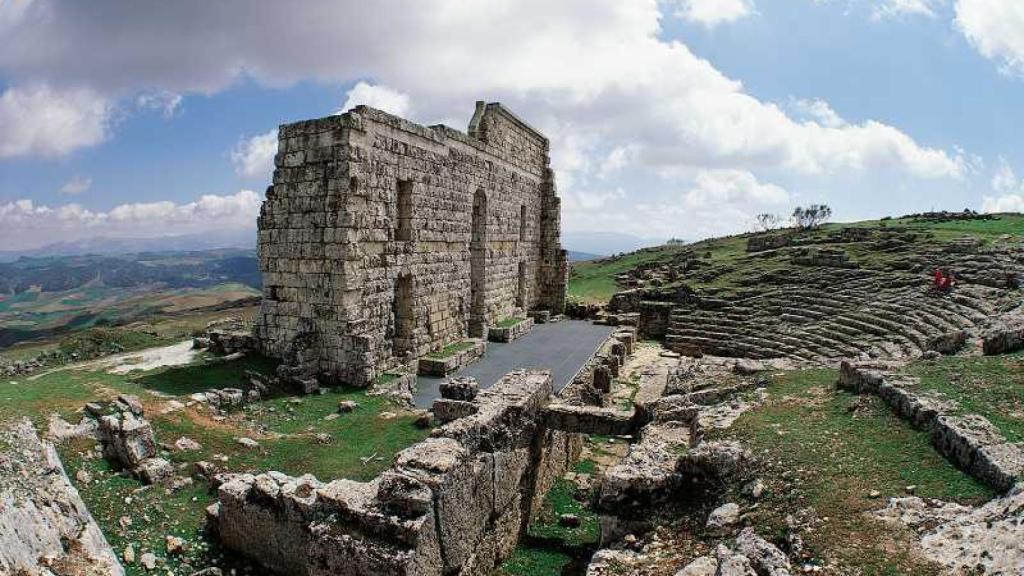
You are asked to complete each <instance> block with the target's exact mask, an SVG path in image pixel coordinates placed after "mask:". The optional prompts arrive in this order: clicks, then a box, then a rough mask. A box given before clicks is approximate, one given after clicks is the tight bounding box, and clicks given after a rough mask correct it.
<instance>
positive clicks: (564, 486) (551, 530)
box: [527, 478, 601, 547]
mask: <svg viewBox="0 0 1024 576" xmlns="http://www.w3.org/2000/svg"><path fill="white" fill-rule="evenodd" d="M576 490H577V487H576V484H575V483H573V482H570V481H568V480H565V479H564V478H559V479H558V480H556V481H555V484H554V486H552V487H551V490H549V491H548V493H547V495H545V497H544V506H543V508H542V510H541V513H540V515H539V517H538V518H537V521H535V522H534V523H533V524H531V525H530V527H529V528H528V529H527V534H528V535H529V536H530V537H532V538H540V539H544V540H559V541H561V542H562V543H564V544H565V545H566V546H569V547H578V546H589V545H593V544H597V543H598V542H599V541H600V539H601V522H600V519H599V518H598V516H597V514H596V513H595V512H594V511H593V510H591V509H590V507H589V506H588V505H587V504H586V503H585V502H580V501H579V500H577V499H576V497H575V495H576ZM563 514H574V515H576V516H577V517H579V519H580V524H579V526H576V527H573V528H570V527H568V526H562V525H561V524H560V523H559V517H561V516H562V515H563Z"/></svg>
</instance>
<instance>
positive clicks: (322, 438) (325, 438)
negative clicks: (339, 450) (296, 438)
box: [313, 432, 334, 444]
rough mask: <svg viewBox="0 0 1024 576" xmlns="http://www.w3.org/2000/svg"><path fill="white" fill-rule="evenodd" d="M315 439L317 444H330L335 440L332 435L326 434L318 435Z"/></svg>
mask: <svg viewBox="0 0 1024 576" xmlns="http://www.w3.org/2000/svg"><path fill="white" fill-rule="evenodd" d="M313 438H314V439H315V440H316V443H317V444H330V443H331V442H332V441H333V440H334V438H333V437H332V436H331V435H330V434H326V433H324V432H320V433H318V434H317V435H316V436H314V437H313Z"/></svg>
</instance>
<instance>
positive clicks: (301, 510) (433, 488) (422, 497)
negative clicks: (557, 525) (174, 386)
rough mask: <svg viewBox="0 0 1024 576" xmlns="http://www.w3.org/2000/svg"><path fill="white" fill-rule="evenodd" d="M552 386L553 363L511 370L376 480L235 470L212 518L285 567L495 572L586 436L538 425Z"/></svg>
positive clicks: (295, 570)
mask: <svg viewBox="0 0 1024 576" xmlns="http://www.w3.org/2000/svg"><path fill="white" fill-rule="evenodd" d="M552 393H553V385H552V379H551V375H550V373H549V372H546V371H545V372H539V371H516V372H512V373H510V374H508V375H507V376H505V378H503V379H502V380H501V381H500V382H498V383H497V384H495V385H494V386H492V387H491V388H489V389H487V390H483V391H481V392H480V393H479V395H478V396H477V397H476V398H475V399H474V400H473V401H472V402H471V403H472V404H473V405H474V406H475V412H474V413H472V414H470V415H468V416H465V417H463V418H459V419H456V420H453V421H451V422H449V423H448V424H446V425H444V426H442V427H441V428H438V429H437V430H435V431H434V435H433V437H432V438H429V439H427V440H425V441H423V442H421V443H419V444H416V445H415V446H412V447H410V448H408V449H406V450H404V451H402V452H401V453H399V455H398V457H397V459H396V462H395V464H394V466H393V467H392V468H391V469H389V470H388V471H386V472H384V473H383V474H382V475H381V476H379V477H378V478H376V479H375V480H373V481H371V482H366V483H362V482H352V481H348V480H336V481H333V482H329V483H321V482H319V481H317V480H316V479H314V478H312V477H309V476H306V477H302V478H292V477H289V476H285V475H283V474H278V473H274V472H271V473H267V474H260V475H256V476H253V475H247V474H243V475H234V476H231V477H228V478H227V479H226V481H225V482H224V483H223V484H222V485H221V487H220V489H219V504H217V505H215V507H214V508H213V509H212V510H211V521H212V522H213V523H214V526H215V528H216V529H217V531H218V532H219V534H220V538H221V540H222V542H223V543H224V544H225V545H226V546H227V547H229V548H231V549H234V550H237V551H239V552H242V553H244V554H246V555H248V556H250V557H252V558H254V559H256V560H258V561H259V562H261V563H262V564H264V565H265V566H267V567H269V568H271V569H274V570H276V571H278V572H281V573H285V574H292V575H297V576H321V575H322V576H327V575H333V574H346V575H350V576H370V575H379V574H388V575H397V576H413V575H416V576H428V575H431V576H432V575H438V576H440V575H442V574H445V575H447V574H459V575H463V576H473V575H478V574H479V575H484V574H490V573H492V572H493V570H494V569H495V568H496V567H497V566H498V565H499V564H500V562H501V561H502V560H503V559H504V558H506V557H507V556H508V555H509V554H511V552H512V550H513V549H514V548H515V546H516V544H517V543H518V540H519V536H520V534H521V533H522V531H523V530H524V527H525V526H526V525H527V522H528V520H529V518H530V517H531V516H532V515H535V514H536V513H537V511H538V510H539V509H540V505H541V502H542V499H543V496H544V494H545V493H546V492H547V491H548V490H549V489H550V487H551V486H552V485H553V484H554V482H555V480H556V479H557V478H558V477H560V476H561V475H562V474H564V473H565V472H566V471H567V470H569V469H570V468H571V466H572V463H573V462H574V461H575V460H576V459H577V458H578V457H579V452H580V449H581V446H582V437H581V436H580V435H579V434H570V433H565V432H561V431H556V430H548V429H546V428H544V427H543V425H542V422H541V414H542V408H543V407H544V406H545V405H546V404H547V402H548V401H549V398H550V396H551V395H552ZM467 403H469V402H467Z"/></svg>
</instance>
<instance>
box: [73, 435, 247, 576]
mask: <svg viewBox="0 0 1024 576" xmlns="http://www.w3.org/2000/svg"><path fill="white" fill-rule="evenodd" d="M94 446H95V443H93V442H88V441H85V442H83V441H79V442H74V443H71V444H68V445H64V446H62V447H61V448H60V452H61V459H62V461H63V462H64V466H65V468H66V470H67V472H68V476H69V477H70V478H72V479H73V480H72V481H73V482H74V483H75V485H76V488H78V492H79V494H80V495H81V496H82V500H83V501H84V502H85V504H86V507H88V509H89V512H90V513H91V514H92V516H93V517H94V518H95V519H96V521H97V523H98V524H99V525H100V527H101V528H102V530H103V534H104V536H106V538H107V540H108V541H109V542H110V544H111V546H112V547H113V549H114V550H115V552H116V553H117V555H118V557H122V554H123V553H124V550H125V548H126V547H127V546H128V545H131V546H132V547H133V549H134V552H135V558H136V560H135V563H134V564H127V563H123V564H124V568H125V572H126V573H127V574H128V576H142V575H144V574H147V571H146V570H145V569H144V568H143V567H142V566H141V564H140V563H139V560H138V558H139V557H140V556H141V555H142V554H143V553H144V552H152V553H154V554H155V555H156V556H157V557H158V558H159V559H160V560H161V561H162V562H163V563H164V565H163V566H164V569H163V570H162V572H164V571H165V572H166V573H173V574H184V573H191V572H192V571H194V570H196V569H199V568H201V567H204V566H210V565H216V566H218V567H220V568H221V569H222V570H224V571H225V573H227V572H229V571H231V570H232V569H237V570H238V571H239V573H241V572H242V571H243V570H245V571H248V570H251V569H252V567H250V566H249V563H248V562H246V561H245V560H244V559H241V558H238V557H237V556H235V555H233V554H231V553H230V552H228V551H226V550H223V549H221V548H220V547H219V545H218V544H217V541H216V539H210V538H208V537H207V535H206V534H205V530H204V525H205V509H206V507H207V506H209V505H210V504H212V503H213V502H214V501H215V500H216V495H215V493H214V492H211V490H210V489H209V486H208V485H207V484H206V483H205V482H203V481H200V482H197V483H196V484H194V485H192V486H187V487H185V488H183V489H181V490H179V491H177V492H169V491H167V490H165V489H164V488H161V487H159V486H152V487H143V486H142V485H141V484H140V483H139V482H138V481H137V480H135V479H134V478H131V477H129V476H126V475H122V474H118V473H117V472H116V471H115V470H113V469H112V468H111V466H110V464H109V463H108V462H107V461H106V460H105V459H103V458H98V457H90V458H88V459H86V458H83V457H82V455H83V454H84V453H85V452H86V451H88V450H90V449H91V452H92V454H95V453H96V452H97V451H98V448H95V447H94ZM79 470H84V471H86V472H88V473H89V474H90V475H91V476H92V478H93V481H92V482H91V483H89V484H82V483H81V482H79V481H78V480H77V479H75V478H76V473H77V472H78V471H79ZM122 518H126V519H128V521H130V524H126V523H125V524H123V523H122V520H121V519H122ZM167 536H177V537H179V538H182V539H183V540H185V541H186V542H187V543H188V550H187V552H185V554H183V555H180V556H178V555H169V554H167V545H166V540H165V539H166V537H167ZM189 566H190V567H191V568H189ZM247 569H248V570H247Z"/></svg>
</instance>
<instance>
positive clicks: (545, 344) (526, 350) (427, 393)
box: [415, 320, 617, 408]
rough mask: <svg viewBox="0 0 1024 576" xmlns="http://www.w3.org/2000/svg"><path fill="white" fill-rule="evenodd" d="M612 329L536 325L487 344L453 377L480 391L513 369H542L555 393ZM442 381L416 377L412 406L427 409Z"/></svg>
mask: <svg viewBox="0 0 1024 576" xmlns="http://www.w3.org/2000/svg"><path fill="white" fill-rule="evenodd" d="M616 329H617V328H615V327H614V326H598V325H594V324H591V323H590V322H585V321H582V320H563V321H561V322H555V323H554V324H537V325H535V326H534V327H533V329H532V330H530V333H529V334H527V335H526V336H523V337H521V338H520V339H518V340H516V341H515V342H512V343H511V344H500V343H497V342H488V343H487V354H486V355H485V356H484V357H483V358H481V359H479V360H477V361H476V362H474V363H472V364H470V365H469V366H466V367H465V368H463V369H462V370H459V371H458V372H456V373H455V374H453V376H472V377H473V378H476V379H477V381H479V382H480V387H481V388H489V387H490V386H491V385H493V384H494V383H495V382H497V381H498V380H500V379H501V377H502V376H504V375H505V374H508V373H509V372H511V371H512V370H515V369H516V368H533V369H541V368H546V369H548V370H551V373H552V376H553V377H554V379H555V390H561V389H562V388H564V387H565V385H566V384H568V383H569V381H570V380H572V377H573V376H575V375H576V372H577V371H579V369H580V368H581V367H582V366H583V364H584V363H586V361H587V359H588V358H590V355H591V354H593V353H594V351H595V350H597V347H598V346H600V345H601V342H603V341H604V339H605V338H607V337H608V335H609V334H611V333H612V332H614V331H615V330H616ZM443 381H444V378H431V377H427V376H420V377H418V378H417V390H416V398H415V401H416V405H417V406H419V407H421V408H429V407H430V405H431V404H432V403H433V401H434V399H435V398H438V397H440V393H439V392H438V387H439V386H440V385H441V382H443Z"/></svg>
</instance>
